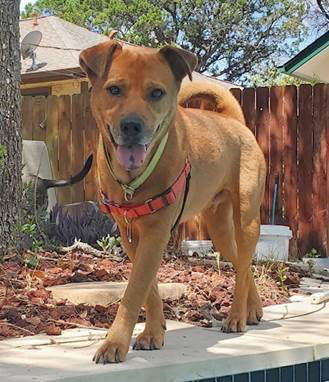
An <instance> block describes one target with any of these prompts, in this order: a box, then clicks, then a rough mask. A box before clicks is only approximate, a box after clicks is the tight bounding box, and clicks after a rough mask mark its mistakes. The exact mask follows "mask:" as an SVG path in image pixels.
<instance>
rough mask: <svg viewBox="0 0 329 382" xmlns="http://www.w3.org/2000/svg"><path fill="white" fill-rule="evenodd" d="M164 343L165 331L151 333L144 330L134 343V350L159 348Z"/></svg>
mask: <svg viewBox="0 0 329 382" xmlns="http://www.w3.org/2000/svg"><path fill="white" fill-rule="evenodd" d="M163 345H164V333H159V334H157V335H156V334H151V333H150V332H148V331H146V330H144V331H143V332H142V333H141V334H139V336H138V337H137V338H136V341H135V343H134V345H133V349H134V350H159V349H161V348H162V347H163Z"/></svg>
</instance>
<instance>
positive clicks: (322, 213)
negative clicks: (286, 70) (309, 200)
mask: <svg viewBox="0 0 329 382" xmlns="http://www.w3.org/2000/svg"><path fill="white" fill-rule="evenodd" d="M327 88H328V85H324V84H317V85H315V86H314V88H313V183H312V192H313V221H312V224H313V225H312V246H313V247H314V248H316V249H318V250H319V251H320V253H322V254H323V253H325V249H326V244H327V232H326V230H325V229H323V227H325V226H326V223H327V206H328V203H327V189H326V185H327V161H328V145H327V143H328V140H327V131H326V118H327V115H326V113H324V112H323V105H326V103H327V98H326V97H327V94H328V92H327Z"/></svg>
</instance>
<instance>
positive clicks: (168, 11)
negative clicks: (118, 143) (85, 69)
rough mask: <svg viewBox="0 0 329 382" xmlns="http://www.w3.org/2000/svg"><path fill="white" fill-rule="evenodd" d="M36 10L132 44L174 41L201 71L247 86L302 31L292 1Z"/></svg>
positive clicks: (42, 0)
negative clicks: (195, 57) (114, 33)
mask: <svg viewBox="0 0 329 382" xmlns="http://www.w3.org/2000/svg"><path fill="white" fill-rule="evenodd" d="M36 6H37V7H38V8H39V9H40V10H42V12H44V13H46V14H55V15H57V16H59V17H62V18H64V19H66V20H68V21H70V22H73V23H75V24H78V25H81V26H84V27H86V28H88V29H90V30H93V31H98V32H100V33H104V34H107V33H109V32H110V31H111V30H113V29H116V30H118V31H119V38H121V39H123V40H127V41H129V42H132V43H135V44H143V45H147V46H153V47H159V46H162V45H164V44H165V43H177V44H179V45H181V46H182V47H184V48H187V49H190V50H191V51H192V52H194V53H196V54H197V55H198V58H199V67H198V70H199V71H200V72H211V73H212V74H214V75H216V76H221V77H222V78H224V79H228V80H232V81H239V82H242V83H243V82H248V81H249V78H250V76H252V75H255V74H259V73H260V72H263V71H266V70H267V69H268V68H270V67H273V66H274V64H273V63H275V64H276V65H278V64H281V63H282V60H283V57H287V55H291V54H293V53H295V52H296V49H297V48H298V45H299V43H300V41H301V40H302V39H303V37H304V36H305V33H306V32H307V27H306V26H305V25H306V24H304V23H303V20H304V18H305V15H306V6H305V3H304V2H298V1H295V0H280V1H277V0H238V1H231V0H211V1H210V0H206V1H204V0H175V1H174V0H172V1H169V0H38V1H37V2H36Z"/></svg>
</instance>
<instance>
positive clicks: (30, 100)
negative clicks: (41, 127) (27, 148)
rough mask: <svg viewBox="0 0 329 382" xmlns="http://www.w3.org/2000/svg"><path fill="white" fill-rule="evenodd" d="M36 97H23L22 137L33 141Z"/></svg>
mask: <svg viewBox="0 0 329 382" xmlns="http://www.w3.org/2000/svg"><path fill="white" fill-rule="evenodd" d="M33 109H34V97H22V126H23V129H22V137H23V139H28V140H31V139H32V130H33V128H32V126H33Z"/></svg>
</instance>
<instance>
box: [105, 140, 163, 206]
mask: <svg viewBox="0 0 329 382" xmlns="http://www.w3.org/2000/svg"><path fill="white" fill-rule="evenodd" d="M167 140H168V133H166V134H165V135H164V136H163V138H162V139H161V141H160V143H159V146H158V148H157V149H156V152H155V153H154V155H153V157H152V159H151V160H150V162H149V164H148V165H147V167H146V169H145V171H144V172H143V173H142V174H140V175H139V176H137V178H135V179H133V180H132V181H131V182H130V183H121V182H120V181H119V180H118V179H117V178H116V176H115V175H114V172H113V169H112V167H111V162H110V155H109V153H108V151H107V150H106V147H105V145H104V152H105V157H106V162H107V166H108V169H109V171H110V173H111V175H112V177H113V178H114V180H116V181H117V182H118V183H119V184H120V186H121V187H122V189H123V192H124V195H125V199H126V200H127V201H129V200H130V199H131V198H132V197H133V196H134V193H135V192H136V191H137V189H138V188H139V187H140V186H141V185H142V184H143V183H144V182H145V181H146V180H147V179H148V178H149V176H150V175H151V174H152V172H153V171H154V169H155V167H156V165H157V164H158V162H159V160H160V158H161V156H162V154H163V151H164V148H165V146H166V143H167Z"/></svg>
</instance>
